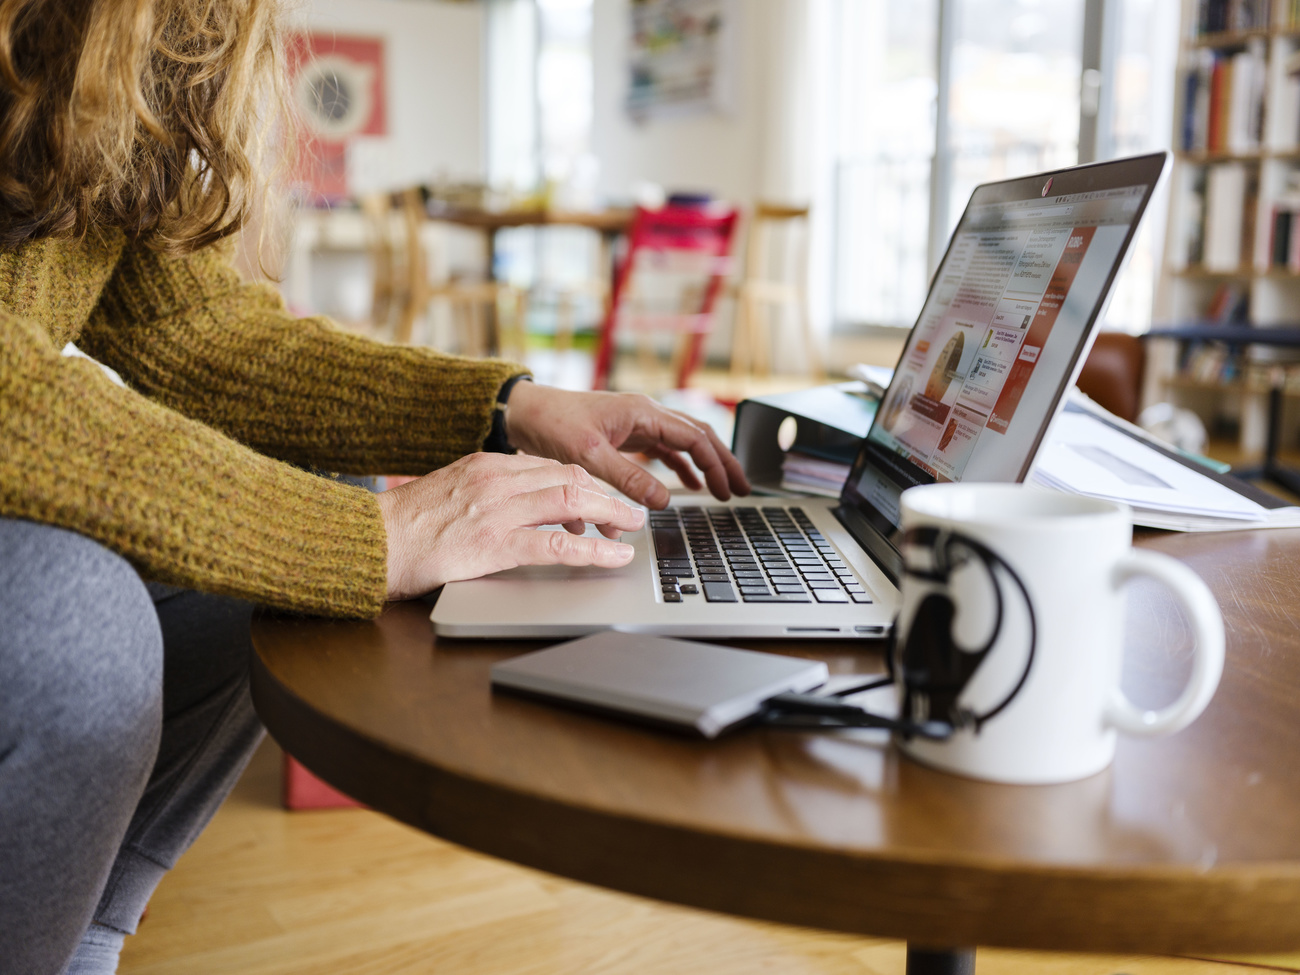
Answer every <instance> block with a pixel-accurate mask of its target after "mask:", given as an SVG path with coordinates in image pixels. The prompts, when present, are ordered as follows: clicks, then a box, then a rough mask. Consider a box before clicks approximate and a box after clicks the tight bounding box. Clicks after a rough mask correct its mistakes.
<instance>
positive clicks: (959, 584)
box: [891, 484, 1223, 783]
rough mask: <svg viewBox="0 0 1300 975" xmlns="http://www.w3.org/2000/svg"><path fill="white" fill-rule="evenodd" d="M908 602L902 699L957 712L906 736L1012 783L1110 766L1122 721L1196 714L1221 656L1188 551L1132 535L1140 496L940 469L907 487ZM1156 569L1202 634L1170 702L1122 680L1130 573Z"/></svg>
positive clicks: (896, 652)
mask: <svg viewBox="0 0 1300 975" xmlns="http://www.w3.org/2000/svg"><path fill="white" fill-rule="evenodd" d="M902 529H903V559H904V563H905V572H904V576H903V580H902V606H901V609H900V612H899V617H898V621H897V623H896V624H895V629H894V637H893V640H894V643H893V648H892V651H891V653H892V659H893V664H894V668H895V676H896V678H897V679H898V686H899V695H900V712H901V713H902V715H903V717H905V718H909V719H911V720H913V721H923V720H939V721H950V722H951V723H952V724H953V725H955V727H956V730H955V731H954V732H953V734H952V735H951V737H949V738H948V739H947V740H944V741H936V740H928V739H925V738H921V737H910V738H908V737H900V738H899V744H900V747H901V748H902V749H903V751H904V752H906V753H907V754H908V755H910V756H912V757H913V758H915V759H917V760H919V761H921V762H924V763H925V764H927V765H932V766H935V767H937V768H941V769H944V770H947V771H952V772H957V773H961V774H964V775H969V776H972V777H975V778H980V779H990V780H993V781H998V782H1016V783H1046V782H1068V781H1072V780H1074V779H1080V778H1084V777H1085V776H1089V775H1092V774H1094V773H1096V772H1099V771H1101V770H1102V769H1103V768H1105V767H1106V766H1107V765H1109V764H1110V762H1111V760H1112V759H1113V758H1114V754H1115V738H1116V733H1117V732H1122V733H1125V734H1131V735H1141V736H1154V735H1166V734H1171V733H1173V732H1175V731H1178V730H1179V729H1181V728H1184V727H1186V726H1187V725H1188V724H1190V723H1191V722H1192V721H1193V720H1195V718H1196V717H1197V715H1199V714H1200V713H1201V712H1202V711H1203V710H1204V709H1205V706H1206V705H1207V704H1208V703H1209V701H1210V698H1211V697H1213V696H1214V691H1215V688H1216V687H1217V686H1218V683H1219V675H1220V674H1221V673H1222V671H1223V618H1222V616H1221V615H1220V614H1219V607H1218V604H1217V603H1216V602H1215V600H1214V597H1213V596H1212V595H1211V593H1210V591H1209V589H1208V588H1207V587H1206V585H1205V583H1204V582H1202V581H1201V579H1200V578H1199V577H1198V576H1197V575H1196V574H1195V573H1194V572H1192V571H1191V570H1190V569H1188V568H1187V567H1186V566H1184V565H1183V564H1182V563H1180V562H1178V561H1176V560H1175V559H1172V558H1169V557H1168V556H1165V555H1160V554H1157V553H1154V552H1144V551H1135V550H1134V549H1133V548H1132V537H1133V529H1132V522H1131V519H1130V515H1129V511H1128V509H1127V508H1125V507H1122V506H1120V505H1116V504H1112V503H1110V502H1107V501H1098V500H1093V499H1091V498H1081V497H1075V496H1072V495H1067V494H1061V493H1057V492H1053V491H1046V490H1043V489H1040V488H1034V487H1029V486H1025V485H1019V484H933V485H925V486H922V487H915V488H911V489H910V490H908V491H905V492H904V493H903V498H902ZM1136 576H1150V577H1152V578H1154V579H1157V580H1158V581H1160V582H1161V583H1163V584H1164V585H1165V586H1167V587H1168V588H1169V589H1170V590H1171V591H1172V593H1173V594H1174V596H1175V597H1177V599H1178V602H1179V603H1180V604H1181V605H1182V607H1183V608H1184V610H1185V611H1186V613H1187V617H1188V619H1189V621H1190V624H1191V628H1192V631H1193V633H1194V635H1195V639H1196V648H1195V656H1194V659H1193V665H1192V673H1191V677H1190V678H1189V680H1188V682H1187V686H1186V687H1185V688H1184V690H1183V692H1182V694H1181V696H1180V697H1179V698H1178V699H1177V700H1176V701H1175V702H1174V703H1173V704H1171V705H1169V706H1168V707H1166V708H1162V709H1160V710H1157V711H1146V710H1142V709H1140V708H1138V707H1136V706H1134V705H1133V703H1132V702H1130V701H1129V700H1128V699H1127V698H1126V697H1125V696H1124V693H1123V692H1122V691H1121V690H1120V686H1119V683H1120V669H1121V655H1122V651H1123V640H1124V626H1123V624H1124V620H1123V613H1124V599H1123V592H1122V589H1123V585H1124V583H1125V582H1126V581H1127V580H1129V579H1132V578H1134V577H1136Z"/></svg>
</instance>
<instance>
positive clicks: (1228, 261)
mask: <svg viewBox="0 0 1300 975" xmlns="http://www.w3.org/2000/svg"><path fill="white" fill-rule="evenodd" d="M1206 169H1207V172H1206V177H1205V229H1204V231H1203V238H1204V243H1203V245H1202V248H1203V257H1202V262H1201V263H1202V264H1204V266H1205V269H1206V270H1207V271H1237V270H1239V269H1240V268H1242V267H1244V266H1245V265H1247V264H1249V263H1250V262H1251V260H1252V252H1253V250H1254V246H1253V245H1254V240H1255V219H1254V213H1255V208H1256V202H1255V201H1256V196H1257V194H1258V192H1259V175H1258V173H1256V172H1255V171H1254V169H1253V167H1249V166H1247V165H1246V164H1244V163H1240V162H1229V163H1218V164H1216V165H1213V166H1208V167H1206Z"/></svg>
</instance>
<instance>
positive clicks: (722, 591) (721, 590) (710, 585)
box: [678, 582, 848, 603]
mask: <svg viewBox="0 0 1300 975" xmlns="http://www.w3.org/2000/svg"><path fill="white" fill-rule="evenodd" d="M678 598H680V597H678ZM704 598H705V599H707V600H708V601H709V602H711V603H734V602H736V590H734V589H732V588H731V584H730V583H727V582H706V583H704ZM844 598H845V599H848V597H847V596H845V597H844Z"/></svg>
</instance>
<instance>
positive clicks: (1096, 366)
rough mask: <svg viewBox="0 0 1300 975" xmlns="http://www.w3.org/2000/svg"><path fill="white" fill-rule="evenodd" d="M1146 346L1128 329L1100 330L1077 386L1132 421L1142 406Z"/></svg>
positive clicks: (1104, 405)
mask: <svg viewBox="0 0 1300 975" xmlns="http://www.w3.org/2000/svg"><path fill="white" fill-rule="evenodd" d="M1145 367H1146V346H1145V344H1144V343H1143V342H1142V340H1141V339H1140V338H1138V337H1137V336H1136V335H1129V334H1128V333H1126V332H1099V333H1098V334H1097V339H1096V341H1095V342H1094V343H1093V346H1092V351H1091V352H1090V353H1089V354H1088V359H1087V361H1086V362H1084V364H1083V371H1082V372H1080V373H1079V381H1078V383H1077V385H1078V387H1079V388H1080V389H1081V390H1083V392H1084V393H1085V394H1087V395H1088V396H1089V397H1091V398H1092V399H1093V400H1094V401H1095V402H1097V403H1099V404H1100V405H1101V406H1103V407H1105V408H1106V409H1108V410H1110V412H1112V413H1114V414H1115V415H1116V416H1118V417H1123V418H1124V419H1125V420H1128V421H1129V422H1133V421H1134V420H1136V419H1137V415H1138V411H1139V410H1140V409H1141V408H1142V371H1143V369H1144V368H1145Z"/></svg>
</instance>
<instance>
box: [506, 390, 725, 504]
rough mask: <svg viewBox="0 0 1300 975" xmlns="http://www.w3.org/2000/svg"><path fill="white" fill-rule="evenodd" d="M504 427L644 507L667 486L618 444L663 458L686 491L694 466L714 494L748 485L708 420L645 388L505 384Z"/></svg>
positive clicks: (523, 445) (662, 497)
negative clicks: (663, 402) (577, 389)
mask: <svg viewBox="0 0 1300 975" xmlns="http://www.w3.org/2000/svg"><path fill="white" fill-rule="evenodd" d="M506 435H507V438H508V439H509V441H510V443H511V444H513V445H514V446H515V447H518V448H519V449H520V450H523V451H526V452H527V453H529V454H534V455H537V456H541V457H554V458H555V459H556V460H560V461H564V462H565V463H569V464H577V465H579V466H580V467H582V468H584V469H585V470H587V471H590V472H591V473H592V474H594V475H596V477H599V478H601V479H602V480H605V481H608V482H609V483H610V484H612V485H614V487H616V488H618V490H620V491H622V492H623V493H624V494H625V495H627V496H628V497H629V498H631V499H633V500H634V501H639V502H641V503H642V504H644V505H646V506H647V507H650V508H663V507H666V506H667V504H668V489H667V488H666V487H664V486H663V485H662V484H660V483H659V481H658V480H657V479H656V478H655V477H654V476H653V475H652V474H650V472H649V471H647V470H646V469H645V468H643V467H639V466H638V465H636V464H634V463H632V461H630V460H628V459H627V458H626V457H624V456H622V455H621V454H620V453H619V451H620V450H634V451H640V452H641V453H643V454H646V455H647V456H649V457H653V458H658V459H659V460H662V461H663V462H664V463H665V464H666V465H668V467H669V468H671V469H672V470H673V471H674V472H675V473H676V474H677V476H678V477H680V478H681V479H682V483H683V484H685V485H686V487H687V488H689V489H690V490H692V491H698V490H699V489H700V487H701V486H702V485H701V482H700V477H699V475H698V474H697V473H696V468H698V469H699V471H700V473H702V474H703V475H704V483H705V484H707V485H708V487H709V491H710V492H712V494H713V496H714V497H716V498H719V499H721V500H723V501H725V500H727V499H728V498H730V497H731V495H732V494H733V493H735V494H742V495H743V494H748V493H749V481H747V480H746V479H745V473H744V471H742V470H741V469H740V463H739V462H738V461H737V460H736V458H735V457H733V456H732V454H731V451H730V450H728V449H727V448H726V447H725V446H723V443H722V441H721V440H719V439H718V435H717V434H716V433H714V432H713V429H712V428H711V427H709V426H708V425H707V424H704V423H699V422H697V421H695V420H692V419H691V418H690V417H688V416H685V415H684V414H682V413H678V412H676V411H675V410H670V409H667V408H666V407H663V406H660V405H659V404H658V403H656V402H655V401H654V400H652V399H650V398H649V397H648V396H641V395H639V394H634V393H574V392H569V391H566V390H562V389H555V388H554V387H551V386H542V385H539V384H537V383H532V382H521V383H516V384H515V386H514V388H513V389H512V390H511V392H510V401H509V407H508V410H507V413H506ZM687 457H689V458H690V459H689V460H688V459H687ZM692 461H693V462H694V465H693V466H692Z"/></svg>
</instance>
